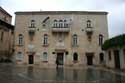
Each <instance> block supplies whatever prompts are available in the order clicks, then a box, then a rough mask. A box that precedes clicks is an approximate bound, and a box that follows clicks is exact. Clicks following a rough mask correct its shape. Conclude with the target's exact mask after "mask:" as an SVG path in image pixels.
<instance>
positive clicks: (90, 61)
mask: <svg viewBox="0 0 125 83" xmlns="http://www.w3.org/2000/svg"><path fill="white" fill-rule="evenodd" d="M86 56H87V65H93V56H94V54H93V53H86Z"/></svg>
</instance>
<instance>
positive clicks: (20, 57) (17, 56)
mask: <svg viewBox="0 0 125 83" xmlns="http://www.w3.org/2000/svg"><path fill="white" fill-rule="evenodd" d="M16 60H20V61H21V60H23V54H22V52H18V53H17V55H16Z"/></svg>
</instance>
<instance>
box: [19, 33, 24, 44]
mask: <svg viewBox="0 0 125 83" xmlns="http://www.w3.org/2000/svg"><path fill="white" fill-rule="evenodd" d="M19 45H23V35H22V34H19Z"/></svg>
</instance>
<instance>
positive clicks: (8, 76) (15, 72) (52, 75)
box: [0, 64, 125, 83]
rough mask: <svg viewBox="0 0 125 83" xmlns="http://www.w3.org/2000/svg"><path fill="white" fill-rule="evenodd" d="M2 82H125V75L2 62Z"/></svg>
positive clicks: (99, 70)
mask: <svg viewBox="0 0 125 83" xmlns="http://www.w3.org/2000/svg"><path fill="white" fill-rule="evenodd" d="M0 83H125V75H123V74H122V73H119V72H114V71H113V72H111V71H107V70H105V69H100V68H94V67H88V68H63V67H59V68H57V69H56V68H40V67H36V66H14V65H12V64H11V65H3V64H0Z"/></svg>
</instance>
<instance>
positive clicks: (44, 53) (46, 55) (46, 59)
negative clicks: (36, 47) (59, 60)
mask: <svg viewBox="0 0 125 83" xmlns="http://www.w3.org/2000/svg"><path fill="white" fill-rule="evenodd" d="M43 61H44V62H47V61H48V54H47V52H43Z"/></svg>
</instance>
